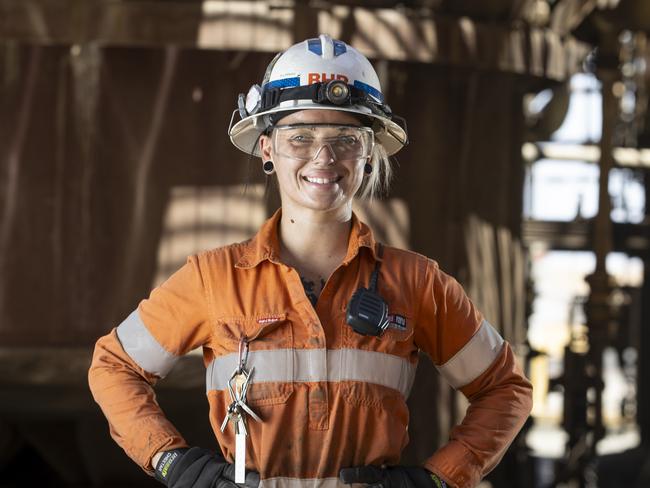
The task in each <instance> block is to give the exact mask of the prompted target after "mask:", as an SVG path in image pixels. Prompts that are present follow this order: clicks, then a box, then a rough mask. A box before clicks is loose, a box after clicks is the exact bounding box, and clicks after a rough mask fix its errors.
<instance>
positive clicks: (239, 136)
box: [228, 102, 408, 157]
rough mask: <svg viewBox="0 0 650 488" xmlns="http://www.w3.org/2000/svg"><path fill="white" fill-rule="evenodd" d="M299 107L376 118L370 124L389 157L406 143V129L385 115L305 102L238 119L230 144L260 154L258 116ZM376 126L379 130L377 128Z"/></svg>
mask: <svg viewBox="0 0 650 488" xmlns="http://www.w3.org/2000/svg"><path fill="white" fill-rule="evenodd" d="M299 110H337V111H339V112H349V113H352V114H361V115H363V116H365V117H369V118H371V119H372V120H373V121H377V122H378V124H376V125H375V126H373V128H374V129H375V138H376V140H377V141H378V142H379V143H380V144H381V145H382V146H383V147H384V149H385V150H386V154H388V155H389V156H392V155H393V154H395V153H397V151H399V150H400V149H402V148H403V147H404V146H405V145H406V144H407V142H408V140H407V134H406V131H405V130H404V129H403V128H402V127H401V126H400V125H398V124H396V123H395V122H393V121H392V120H389V119H387V118H386V117H381V116H379V115H376V114H374V113H372V112H371V111H370V109H368V108H366V107H359V106H354V105H353V106H348V107H339V106H333V105H323V104H319V103H305V102H302V103H300V104H295V106H292V107H289V106H279V107H274V108H273V109H271V110H266V111H265V112H263V113H260V114H255V115H250V116H248V117H246V118H244V119H241V120H240V121H239V122H237V123H236V124H234V125H233V126H232V127H231V128H230V131H229V133H228V135H229V136H230V140H231V141H232V143H233V144H234V145H235V147H237V149H239V150H240V151H243V152H245V153H246V154H251V155H253V156H258V157H261V156H262V154H261V153H260V149H259V143H258V140H259V137H260V135H261V134H262V133H263V132H264V131H265V130H266V127H265V124H263V123H256V122H257V121H258V119H259V118H261V117H264V116H265V115H270V114H273V113H278V112H288V111H291V112H295V111H299ZM376 126H379V130H377V127H376Z"/></svg>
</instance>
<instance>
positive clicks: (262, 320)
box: [257, 316, 282, 325]
mask: <svg viewBox="0 0 650 488" xmlns="http://www.w3.org/2000/svg"><path fill="white" fill-rule="evenodd" d="M278 320H282V317H278V316H271V317H261V318H259V319H257V323H258V324H260V325H266V324H272V323H273V322H277V321H278Z"/></svg>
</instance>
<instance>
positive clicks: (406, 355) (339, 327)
mask: <svg viewBox="0 0 650 488" xmlns="http://www.w3.org/2000/svg"><path fill="white" fill-rule="evenodd" d="M279 220H280V212H279V211H278V212H277V213H276V214H275V215H274V216H273V217H272V218H271V219H269V220H268V221H267V222H266V223H265V224H264V225H263V226H262V228H261V229H260V231H259V232H258V234H257V235H256V236H255V237H254V238H253V239H251V240H249V241H246V242H243V243H239V244H233V245H230V246H226V247H223V248H219V249H214V250H211V251H207V252H203V253H201V254H198V255H197V256H191V257H190V258H189V259H188V262H187V264H186V265H185V266H183V267H182V268H181V269H180V270H179V271H177V272H176V273H175V274H174V275H172V276H171V277H170V278H169V279H168V280H167V281H166V282H165V283H163V284H162V285H161V286H160V287H158V288H156V289H155V290H153V291H152V293H151V295H150V297H149V298H148V299H146V300H143V301H142V302H141V303H140V305H139V306H138V308H137V310H136V311H134V312H133V313H132V314H131V315H130V316H129V317H128V318H127V319H126V320H125V321H124V322H123V323H122V324H120V325H119V327H117V328H116V329H114V330H113V331H111V332H110V333H109V334H108V335H106V336H104V337H102V338H100V339H99V340H98V341H97V344H96V347H95V354H94V357H93V361H92V365H91V368H90V372H89V381H90V386H91V390H92V393H93V396H94V398H95V400H96V401H97V403H98V404H99V405H100V406H101V408H102V410H103V412H104V414H105V415H106V417H107V419H108V421H109V424H110V429H111V435H112V436H113V438H114V439H115V440H116V441H117V443H118V444H119V445H120V446H122V448H123V449H124V450H125V451H126V453H127V454H128V455H129V456H130V457H131V458H132V459H133V460H134V461H135V462H137V463H138V464H139V465H140V466H141V467H142V468H143V469H145V470H148V471H149V470H151V458H152V457H153V456H154V454H156V453H157V452H159V451H163V450H169V449H173V448H178V447H185V446H187V444H186V442H185V441H184V439H183V437H182V436H181V435H180V434H179V433H178V431H177V430H176V429H175V428H174V427H173V426H172V425H171V423H170V422H169V421H168V420H167V419H166V418H165V416H164V414H163V413H162V411H161V410H160V408H159V407H158V404H157V403H156V400H155V395H154V393H153V389H152V385H153V384H154V383H155V382H156V380H157V379H159V378H162V377H164V376H165V375H166V374H167V373H168V372H169V370H170V369H171V368H172V367H173V365H174V363H175V362H176V361H177V359H178V358H179V356H182V355H183V354H185V353H187V352H189V351H191V350H192V349H195V348H197V347H202V348H203V358H204V362H205V366H206V391H207V397H208V402H209V405H210V413H209V415H210V422H211V425H212V428H213V430H214V434H215V436H216V439H217V441H218V443H219V446H220V448H221V450H222V452H223V454H224V456H225V457H226V458H227V459H228V460H229V461H230V462H234V452H235V435H234V429H233V427H232V425H229V426H228V428H227V429H226V430H225V431H224V432H223V433H222V432H221V430H220V426H221V423H222V421H223V419H224V417H225V415H226V411H227V407H228V405H229V404H230V403H231V399H230V395H229V393H228V390H227V384H228V380H229V378H230V377H231V375H232V373H233V371H234V370H235V368H236V367H237V364H238V359H239V347H240V342H241V341H242V340H243V339H245V340H246V341H248V344H249V353H248V358H247V362H246V367H247V368H248V370H251V369H252V368H254V370H253V374H252V378H251V379H252V381H251V386H250V388H249V390H248V396H247V404H248V405H249V406H250V407H251V408H252V409H253V410H254V411H255V413H257V415H259V417H261V419H262V422H256V421H254V420H253V419H251V418H248V420H247V428H248V434H249V436H248V437H247V447H246V452H247V454H246V465H247V468H248V469H252V470H256V471H259V473H260V476H261V479H262V481H261V486H262V488H264V487H284V486H287V487H291V488H302V487H303V486H304V487H319V488H320V487H324V488H329V487H332V488H334V487H337V486H339V485H341V486H344V485H342V484H341V483H340V482H339V480H338V473H339V470H340V468H343V467H350V466H364V465H377V466H380V465H395V464H398V463H399V460H400V454H401V452H402V450H403V449H404V447H405V446H406V444H407V442H408V430H407V428H408V420H409V412H408V408H407V406H406V399H407V397H408V394H409V390H410V389H411V386H412V383H413V379H414V376H415V369H416V366H417V362H418V351H419V350H422V351H424V352H426V353H427V354H428V355H429V356H430V358H431V359H432V360H433V362H434V364H435V365H436V367H437V369H438V371H439V372H440V374H442V376H443V377H444V378H445V379H446V380H447V381H448V382H449V383H450V384H451V385H452V386H453V387H454V388H457V389H459V390H460V391H461V392H462V393H463V394H464V395H465V396H466V397H467V398H468V399H469V402H470V406H469V408H468V410H467V413H466V415H465V418H464V420H463V421H462V423H461V424H460V425H458V426H456V427H455V428H454V429H453V430H452V433H451V436H450V440H449V442H448V443H447V444H446V445H444V446H443V447H442V448H440V449H438V450H437V451H436V452H433V453H432V455H431V457H430V458H429V459H428V460H427V461H426V462H425V463H424V467H425V468H427V469H428V470H429V471H432V472H435V473H437V474H438V475H439V476H440V477H441V478H443V479H444V480H445V481H446V482H447V483H448V484H449V485H451V486H454V487H459V488H466V487H472V486H475V485H476V484H477V483H478V482H479V480H480V479H481V478H482V477H483V476H484V475H485V474H486V473H487V472H488V471H489V470H490V469H492V468H493V467H494V466H495V465H496V464H497V463H498V461H499V460H500V459H501V456H502V455H503V453H504V451H505V450H506V449H507V447H508V445H509V444H510V442H511V441H512V440H513V438H514V437H515V435H516V434H517V432H518V431H519V430H520V428H521V427H522V425H523V424H524V421H525V420H526V418H527V417H528V414H529V412H530V409H531V403H532V400H531V392H532V389H531V385H530V383H529V382H528V381H527V380H526V378H525V377H524V375H523V374H522V372H521V370H520V368H519V367H518V366H517V363H516V361H515V357H514V355H513V352H512V350H511V348H510V346H509V345H508V343H506V342H505V341H504V340H503V339H502V338H501V336H500V335H499V334H498V333H497V332H496V331H495V329H494V328H493V327H492V326H491V325H490V324H489V323H488V322H487V321H486V320H485V319H484V318H483V317H482V315H481V314H480V313H479V312H478V311H477V310H476V308H475V307H474V305H473V304H472V303H471V302H470V300H469V299H468V298H467V296H466V295H465V293H464V291H463V289H462V288H461V286H460V285H459V284H458V282H456V281H455V280H454V279H453V278H451V277H450V276H448V275H446V274H445V273H443V272H442V271H441V270H440V269H439V267H438V264H437V263H436V262H435V261H432V260H430V259H428V258H426V257H424V256H421V255H419V254H416V253H413V252H409V251H403V250H399V249H395V248H391V247H385V248H384V252H383V256H382V257H379V256H378V255H377V254H375V252H376V246H375V241H374V239H373V236H372V233H371V232H370V230H369V228H368V227H367V226H366V225H365V224H363V223H361V222H360V221H359V220H358V219H357V218H356V216H353V219H352V222H351V232H350V237H349V243H348V252H347V255H346V257H345V259H344V261H343V263H342V264H341V265H340V266H339V267H338V268H337V269H336V271H334V273H333V274H332V276H330V278H329V280H328V281H327V283H326V284H325V287H324V288H323V290H322V292H321V294H320V296H319V298H318V302H317V303H316V306H315V307H314V306H312V304H311V302H310V301H309V299H308V298H307V296H306V294H305V290H304V288H303V285H302V282H301V280H300V276H299V275H298V273H297V271H296V270H294V269H293V268H291V267H289V266H287V265H285V264H283V263H282V262H281V261H280V257H279V256H280V246H279V242H278V233H277V228H278V223H279ZM377 260H381V262H382V263H381V271H380V276H379V281H378V288H379V293H380V294H381V295H382V296H383V297H384V299H385V300H386V301H387V303H388V308H389V314H390V320H391V325H390V327H389V328H388V330H387V331H386V332H385V333H384V334H383V335H382V336H381V337H370V336H362V335H359V334H357V333H355V332H354V331H353V330H352V328H351V327H350V326H349V325H348V324H347V323H346V318H345V315H346V307H347V304H348V301H349V299H350V297H351V296H352V294H353V293H354V291H355V290H357V288H359V287H360V286H364V287H367V286H368V283H369V280H370V275H371V273H372V271H373V269H374V267H375V263H376V261H377ZM433 405H434V402H433V401H432V411H431V414H432V415H435V414H436V412H435V408H434V407H433ZM204 447H210V446H204ZM432 451H433V449H432Z"/></svg>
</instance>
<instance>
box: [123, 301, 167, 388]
mask: <svg viewBox="0 0 650 488" xmlns="http://www.w3.org/2000/svg"><path fill="white" fill-rule="evenodd" d="M117 337H118V339H119V340H120V343H121V344H122V348H123V349H124V351H125V352H126V353H127V354H128V355H129V356H130V357H131V359H133V360H134V361H135V362H136V363H137V365H138V366H140V367H141V368H142V369H144V370H145V371H146V372H148V373H152V374H155V375H156V376H159V377H161V378H164V377H165V376H166V375H167V373H169V371H170V370H171V369H172V367H173V366H174V364H175V363H176V361H177V360H178V357H176V356H174V355H173V354H171V353H170V352H168V351H166V350H165V348H164V347H162V346H161V345H160V343H159V342H158V341H157V340H156V339H155V338H154V336H152V335H151V332H149V329H147V327H146V326H145V325H144V323H143V322H142V319H140V314H138V311H137V310H135V311H133V312H132V313H131V315H129V316H128V317H127V318H126V319H125V320H124V322H122V323H121V324H120V325H119V326H118V327H117Z"/></svg>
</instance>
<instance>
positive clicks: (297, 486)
mask: <svg viewBox="0 0 650 488" xmlns="http://www.w3.org/2000/svg"><path fill="white" fill-rule="evenodd" d="M350 486H351V485H346V484H345V483H343V482H341V481H340V480H339V479H338V478H305V479H302V478H267V479H265V480H260V485H259V488H350Z"/></svg>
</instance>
